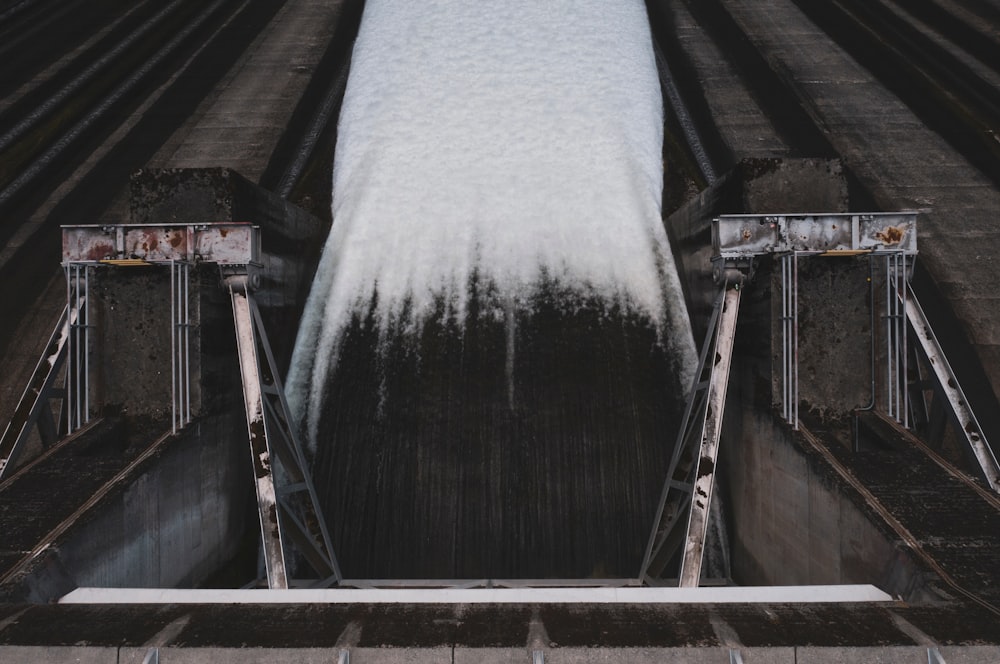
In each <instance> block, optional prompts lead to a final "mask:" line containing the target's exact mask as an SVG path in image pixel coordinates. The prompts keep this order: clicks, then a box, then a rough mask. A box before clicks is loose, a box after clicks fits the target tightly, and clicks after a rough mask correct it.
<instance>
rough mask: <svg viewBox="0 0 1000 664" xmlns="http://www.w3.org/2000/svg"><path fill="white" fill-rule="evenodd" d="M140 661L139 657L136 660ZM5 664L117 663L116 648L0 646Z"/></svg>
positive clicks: (0, 652) (2, 660)
mask: <svg viewBox="0 0 1000 664" xmlns="http://www.w3.org/2000/svg"><path fill="white" fill-rule="evenodd" d="M136 661H137V662H142V660H141V659H139V660H136ZM0 662H4V663H5V664H63V663H66V664H68V663H69V662H72V663H73V664H118V648H97V647H91V646H0Z"/></svg>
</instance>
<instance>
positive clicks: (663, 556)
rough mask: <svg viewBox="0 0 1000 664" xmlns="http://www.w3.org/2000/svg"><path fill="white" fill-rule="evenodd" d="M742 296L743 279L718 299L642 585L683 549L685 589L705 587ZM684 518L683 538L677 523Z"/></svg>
mask: <svg viewBox="0 0 1000 664" xmlns="http://www.w3.org/2000/svg"><path fill="white" fill-rule="evenodd" d="M730 286H732V287H730ZM741 293H742V280H741V279H737V280H736V281H735V283H732V284H729V283H726V284H724V285H723V288H722V290H721V292H720V293H719V295H718V297H717V298H716V300H715V307H714V308H713V310H712V316H711V319H710V321H709V332H708V335H707V336H706V338H705V342H704V343H703V344H702V348H701V354H700V355H699V358H698V370H697V371H696V372H695V379H694V384H693V385H692V387H691V392H690V395H689V397H688V400H687V405H686V406H685V410H684V418H683V419H682V420H681V428H680V431H679V433H678V436H677V441H676V443H675V444H674V449H673V453H672V455H671V458H670V464H669V466H668V468H667V479H666V481H665V482H664V485H663V491H662V492H661V494H660V502H659V504H658V505H657V509H656V517H655V518H654V520H653V530H652V532H651V533H650V536H649V541H648V543H647V544H646V553H645V555H644V556H643V561H642V566H641V568H640V570H639V580H640V581H641V582H644V583H653V578H654V577H659V576H660V575H661V574H662V573H663V570H664V569H665V568H666V566H667V565H668V564H669V563H670V561H671V559H672V558H673V557H674V555H675V554H676V553H677V551H678V549H681V548H682V547H683V555H682V557H681V569H680V574H679V582H678V584H679V585H680V587H682V588H695V587H697V586H698V585H699V584H700V581H701V565H702V558H703V554H704V548H705V536H706V534H707V532H708V521H709V512H710V510H711V503H712V494H713V492H714V486H715V467H716V460H717V459H718V452H719V440H720V436H721V433H722V416H723V413H724V410H725V404H726V391H727V388H728V385H729V369H730V364H731V359H732V350H733V342H734V340H735V337H736V321H737V318H738V317H739V308H740V295H741ZM685 515H686V516H687V528H686V531H685V533H684V536H683V538H682V537H681V532H680V529H679V528H678V525H679V524H680V522H681V520H682V519H683V518H684V516H685Z"/></svg>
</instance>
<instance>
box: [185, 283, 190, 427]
mask: <svg viewBox="0 0 1000 664" xmlns="http://www.w3.org/2000/svg"><path fill="white" fill-rule="evenodd" d="M190 422H191V265H190V264H188V263H185V264H184V424H189V423H190Z"/></svg>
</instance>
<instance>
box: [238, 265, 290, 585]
mask: <svg viewBox="0 0 1000 664" xmlns="http://www.w3.org/2000/svg"><path fill="white" fill-rule="evenodd" d="M229 293H230V297H231V298H232V302H233V321H234V323H235V325H236V346H237V350H238V352H239V359H240V375H241V377H242V379H243V403H244V406H245V407H246V416H247V435H248V437H249V441H250V458H251V460H252V462H253V474H254V484H255V488H256V490H257V509H258V512H259V514H260V535H261V544H262V546H263V550H264V568H265V570H266V571H267V586H268V587H269V588H272V589H276V588H277V589H284V588H288V566H287V564H286V561H285V548H284V546H283V544H282V541H281V530H282V529H281V524H280V519H281V518H282V516H281V513H280V510H279V509H278V493H277V489H276V488H275V483H274V467H273V464H272V461H273V457H272V454H271V446H270V444H269V443H268V436H267V427H266V425H265V421H264V399H263V394H262V392H261V383H262V380H261V373H260V358H259V357H258V353H257V340H256V338H255V334H254V324H253V317H252V315H251V313H250V303H249V297H248V294H247V292H246V284H245V283H242V284H230V288H229Z"/></svg>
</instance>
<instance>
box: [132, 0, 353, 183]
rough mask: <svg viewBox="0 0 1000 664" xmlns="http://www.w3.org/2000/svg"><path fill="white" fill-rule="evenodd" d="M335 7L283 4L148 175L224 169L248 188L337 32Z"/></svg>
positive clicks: (303, 0) (294, 0)
mask: <svg viewBox="0 0 1000 664" xmlns="http://www.w3.org/2000/svg"><path fill="white" fill-rule="evenodd" d="M343 5H344V2H343V0H335V1H334V2H329V1H324V0H288V1H287V2H285V4H284V6H283V7H282V8H281V10H280V11H279V12H278V14H277V16H275V18H274V20H273V21H272V22H271V29H269V30H266V31H264V32H263V33H262V34H261V35H260V36H259V37H258V38H257V39H256V40H255V41H254V42H253V44H252V45H251V46H250V48H249V49H247V51H246V52H245V53H244V55H243V57H241V58H240V60H239V61H238V62H237V63H236V65H235V66H234V67H233V68H232V69H231V70H230V72H229V74H228V76H227V77H226V79H225V80H224V81H223V82H222V84H221V85H219V86H218V87H217V88H216V89H215V90H214V92H213V94H212V95H210V96H209V97H207V98H206V99H205V100H204V101H203V102H202V103H201V105H199V106H198V108H197V110H196V111H195V112H194V114H193V117H192V120H193V121H192V122H188V123H186V124H185V126H184V127H182V128H181V129H180V130H179V131H178V132H177V133H175V135H174V136H173V137H172V138H171V139H170V140H169V141H168V142H167V143H166V144H165V145H164V146H163V147H162V148H161V149H160V151H159V152H158V153H157V155H156V157H154V158H153V159H152V160H151V161H150V163H149V166H150V167H152V168H204V167H209V166H227V167H229V168H234V169H236V170H238V171H240V172H241V173H243V174H244V175H245V176H246V177H247V178H249V179H250V180H252V181H254V182H256V181H257V180H258V179H259V178H260V176H261V174H262V173H263V172H264V169H265V168H266V166H267V162H268V160H269V159H270V157H271V155H272V153H273V152H274V149H275V147H276V146H277V143H278V140H279V139H280V138H281V136H282V134H283V133H284V131H285V127H286V126H287V125H288V122H289V120H290V118H291V116H292V113H293V112H294V110H295V106H296V104H297V102H298V100H299V98H300V97H301V96H302V94H303V92H304V91H305V88H306V86H307V85H308V83H309V78H310V76H311V74H312V73H313V70H314V69H315V67H316V65H317V63H318V62H319V60H320V58H321V57H322V55H323V51H324V50H325V48H326V45H327V43H328V42H329V40H330V38H331V37H332V36H333V34H334V31H335V29H336V27H337V19H338V18H339V16H340V13H341V10H342V7H343Z"/></svg>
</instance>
